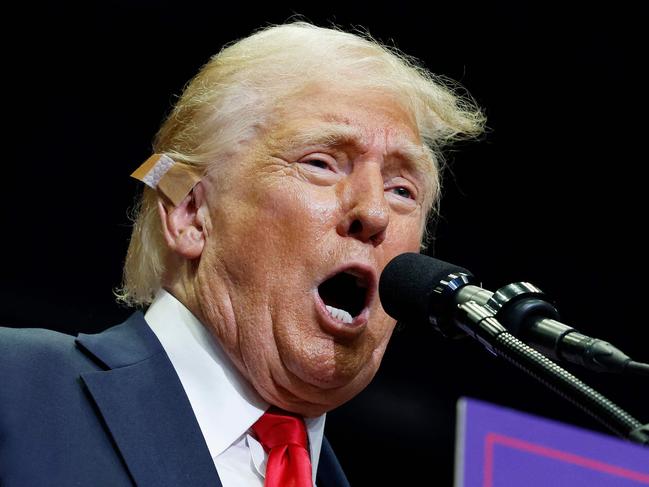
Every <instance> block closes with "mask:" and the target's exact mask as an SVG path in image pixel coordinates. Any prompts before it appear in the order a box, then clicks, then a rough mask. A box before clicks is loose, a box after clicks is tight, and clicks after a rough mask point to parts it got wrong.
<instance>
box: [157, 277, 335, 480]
mask: <svg viewBox="0 0 649 487" xmlns="http://www.w3.org/2000/svg"><path fill="white" fill-rule="evenodd" d="M144 318H145V320H146V322H147V323H148V324H149V326H150V327H151V329H152V330H153V332H154V333H155V335H156V336H157V337H158V340H160V343H161V344H162V347H163V348H164V349H165V352H167V355H168V356H169V359H170V360H171V363H172V365H173V366H174V369H175V370H176V373H177V374H178V377H179V378H180V382H181V383H182V385H183V388H184V389H185V393H186V394H187V397H188V398H189V402H190V404H191V406H192V409H193V410H194V415H195V416H196V420H197V421H198V425H199V427H200V429H201V432H202V433H203V437H204V438H205V442H206V443H207V448H208V449H209V451H210V455H211V456H212V460H213V461H214V465H215V466H216V471H217V472H218V474H219V477H220V479H221V482H222V483H223V487H233V486H260V487H261V486H263V484H264V475H265V473H266V460H267V459H268V455H267V454H266V452H264V449H263V447H262V446H261V444H260V443H259V442H258V441H257V440H256V439H255V438H253V437H252V436H251V435H250V427H251V426H252V425H253V424H254V423H255V421H257V420H258V419H259V418H260V417H261V415H262V414H263V413H264V411H266V409H268V407H269V404H268V403H266V402H265V401H264V400H263V399H262V398H261V397H260V396H259V394H257V392H256V391H255V390H254V389H253V388H252V386H251V385H250V384H249V383H248V381H246V379H244V378H243V376H242V375H241V374H240V373H239V371H238V370H237V369H236V367H235V366H234V365H233V364H232V362H231V361H230V360H229V358H228V357H227V355H226V354H225V352H224V351H223V349H222V348H221V346H220V345H219V344H218V342H217V341H216V340H215V339H214V338H213V337H212V336H211V335H210V333H209V332H208V331H207V330H206V329H205V327H204V326H203V325H202V324H201V322H200V321H198V319H196V317H195V316H194V315H193V314H192V313H191V312H190V311H189V310H188V309H187V308H185V306H184V305H183V304H182V303H181V302H180V301H178V300H177V299H176V298H175V297H174V296H172V295H171V294H170V293H169V292H167V291H165V290H161V291H159V292H158V294H157V295H156V298H155V300H154V301H153V303H152V304H151V306H150V307H149V309H148V310H147V312H146V314H145V315H144ZM305 423H306V429H307V435H308V437H309V446H310V455H311V465H312V468H313V484H314V485H315V475H316V471H317V470H318V459H319V458H320V448H321V447H322V437H323V434H324V423H325V415H322V416H319V417H317V418H307V419H306V420H305Z"/></svg>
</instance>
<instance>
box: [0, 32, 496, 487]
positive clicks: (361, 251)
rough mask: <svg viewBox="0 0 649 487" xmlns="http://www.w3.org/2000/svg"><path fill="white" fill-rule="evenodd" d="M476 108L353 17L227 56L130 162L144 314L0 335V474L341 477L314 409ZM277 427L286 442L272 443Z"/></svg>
mask: <svg viewBox="0 0 649 487" xmlns="http://www.w3.org/2000/svg"><path fill="white" fill-rule="evenodd" d="M482 122H483V118H482V115H481V113H480V111H479V110H478V109H477V108H475V107H474V106H473V104H472V103H470V101H468V100H463V99H460V98H458V97H457V96H456V95H454V94H453V92H452V91H451V90H450V89H448V88H446V87H445V86H444V85H442V84H441V83H440V82H439V81H437V80H436V79H435V78H434V77H432V75H430V74H429V73H427V72H426V71H424V70H423V69H421V68H418V67H415V66H414V65H412V64H411V62H410V61H408V60H406V59H405V58H404V57H403V56H401V55H399V54H397V53H395V52H391V51H390V50H388V49H386V48H384V47H382V46H380V45H378V44H377V43H375V42H374V41H372V40H370V39H367V38H363V37H359V36H356V35H353V34H349V33H344V32H340V31H337V30H332V29H323V28H318V27H314V26H312V25H309V24H305V23H294V24H288V25H283V26H278V27H272V28H268V29H265V30H262V31H260V32H258V33H256V34H254V35H252V36H250V37H248V38H246V39H243V40H241V41H239V42H237V43H236V44H233V45H231V46H229V47H227V48H226V49H224V50H223V51H221V53H219V54H218V55H217V56H215V57H214V58H213V59H212V60H210V62H209V63H207V64H206V65H205V66H204V67H203V68H202V70H201V71H200V73H199V74H198V75H197V76H196V77H195V78H194V79H193V80H192V82H191V83H190V84H189V85H188V86H187V88H186V89H185V92H184V93H183V95H182V97H181V98H180V99H179V101H178V103H177V105H176V107H175V108H174V110H173V111H172V113H171V114H170V115H169V117H168V119H167V120H166V121H165V123H164V124H163V126H162V128H161V130H160V132H159V133H158V136H157V138H156V141H155V147H154V149H155V150H154V152H155V155H154V156H153V157H152V158H151V159H149V160H148V161H147V162H146V163H145V164H144V165H143V166H141V167H140V168H139V169H138V170H136V171H135V173H134V176H135V177H137V178H138V179H141V180H142V181H143V182H145V183H146V184H147V186H148V187H147V188H145V191H144V193H143V197H142V202H141V206H140V209H139V214H138V217H137V221H136V222H135V226H134V230H133V236H132V239H131V243H130V247H129V251H128V256H127V260H126V265H125V281H124V286H123V289H122V291H121V293H120V299H122V300H123V301H125V302H128V303H130V304H133V305H138V306H146V305H149V307H148V309H147V311H146V314H145V315H142V314H141V313H139V312H138V313H136V314H134V315H133V316H131V318H130V319H129V320H128V321H127V322H125V323H123V324H122V325H119V326H117V327H114V328H111V329H109V330H107V331H105V332H103V333H100V334H97V335H83V334H82V335H80V336H79V337H78V338H76V340H75V339H74V338H72V337H67V336H65V335H61V334H57V333H54V332H48V331H44V330H23V331H15V330H3V331H2V332H1V333H0V347H1V348H2V350H1V351H0V366H1V370H2V387H1V388H0V435H1V436H0V478H1V479H2V485H6V486H12V485H21V486H25V485H111V486H115V485H131V484H137V485H158V486H159V485H219V482H220V483H221V484H222V485H224V486H226V487H227V486H232V485H264V483H265V484H266V485H292V484H291V483H292V482H294V481H295V482H298V481H299V482H302V483H300V484H297V483H296V484H295V485H308V484H310V483H311V482H315V483H317V485H318V486H326V485H346V483H347V481H346V480H345V477H344V474H343V473H342V470H341V468H340V466H339V464H338V462H337V460H336V458H335V456H334V455H333V452H332V450H331V447H330V446H329V444H328V443H327V441H326V440H325V439H324V438H323V429H324V418H325V413H326V412H327V411H330V410H331V409H333V408H335V407H337V406H339V405H340V404H342V403H344V402H346V401H348V400H349V399H351V398H352V397H354V396H355V395H356V394H358V393H359V392H360V391H361V390H362V389H363V388H364V387H365V386H366V385H367V384H368V383H369V382H370V380H371V379H372V377H373V376H374V374H375V373H376V371H377V369H378V366H379V364H380V361H381V358H382V356H383V352H384V350H385V347H386V345H387V343H388V340H389V338H390V335H391V333H392V330H393V327H394V324H395V323H394V320H392V319H391V318H390V317H388V316H387V315H386V314H385V312H384V311H383V309H382V308H381V304H380V302H379V299H378V295H377V282H378V278H379V275H380V273H381V271H382V270H383V268H384V266H385V265H386V264H387V263H388V262H389V261H390V260H391V259H392V258H393V257H394V256H396V255H398V254H400V253H403V252H408V251H417V250H418V249H419V248H420V246H421V244H422V241H423V239H424V234H425V229H426V222H427V217H428V214H429V212H430V210H431V209H432V208H434V205H435V202H436V201H437V198H438V196H439V182H438V178H439V161H440V157H441V154H440V150H441V148H442V147H443V146H444V145H445V144H447V143H449V142H450V141H452V140H454V139H456V138H458V137H461V136H472V135H476V134H478V133H479V132H480V130H481V126H482ZM277 418H279V420H277ZM273 421H279V423H277V422H273ZM282 422H284V423H286V422H291V424H294V425H295V428H296V429H295V430H294V432H293V433H291V434H292V435H295V438H298V437H299V439H295V440H294V441H291V442H289V445H288V446H286V445H283V446H281V452H279V451H280V450H279V448H280V447H276V445H272V444H271V443H272V441H270V440H268V439H267V438H266V437H265V436H266V432H267V430H271V431H276V430H275V429H274V428H276V425H277V424H280V423H282ZM278 452H279V453H278ZM298 457H299V458H298ZM278 459H279V460H278ZM282 462H284V463H285V464H288V465H290V468H289V469H288V470H284V469H283V467H282V466H281V465H282ZM296 465H297V466H296ZM296 479H298V480H296Z"/></svg>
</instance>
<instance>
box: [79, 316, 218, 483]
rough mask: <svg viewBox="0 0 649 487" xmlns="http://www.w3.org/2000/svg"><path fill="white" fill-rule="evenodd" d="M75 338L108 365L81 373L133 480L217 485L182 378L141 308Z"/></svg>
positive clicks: (82, 346) (86, 349)
mask: <svg viewBox="0 0 649 487" xmlns="http://www.w3.org/2000/svg"><path fill="white" fill-rule="evenodd" d="M77 344H78V345H79V346H80V348H82V349H83V350H84V351H85V352H86V353H88V354H89V355H91V356H92V357H93V358H94V359H95V360H97V361H99V362H100V363H101V364H102V365H103V366H104V367H105V368H106V369H108V370H104V371H97V372H90V373H85V374H82V375H81V379H82V380H83V382H84V383H85V385H86V386H87V388H88V391H89V393H90V395H91V396H92V398H93V400H94V402H95V404H96V406H97V409H98V410H99V412H100V414H101V416H102V418H103V420H104V422H105V423H106V426H107V428H108V430H109V431H110V434H111V435H112V437H113V440H114V441H115V444H116V446H117V448H118V449H119V451H120V453H121V455H122V457H123V458H124V462H125V463H126V465H127V467H128V469H129V472H130V473H131V476H132V477H133V479H134V481H135V483H136V484H137V485H140V486H149V485H151V486H178V485H192V486H207V485H209V486H219V487H220V486H221V482H220V480H219V478H218V475H217V473H216V469H215V468H214V463H213V461H212V458H211V457H210V455H209V451H208V449H207V445H206V444H205V440H204V438H203V435H202V433H201V431H200V428H199V426H198V423H197V421H196V418H195V417H194V413H193V411H192V408H191V406H190V404H189V400H188V399H187V396H186V394H185V391H184V389H183V387H182V384H181V383H180V380H179V379H178V376H177V375H176V372H175V370H174V368H173V365H172V364H171V362H170V361H169V358H168V357H167V355H166V353H165V352H164V349H163V348H162V346H161V345H160V342H159V341H158V340H157V338H156V336H155V334H154V333H153V332H152V331H151V329H150V328H149V327H148V325H147V324H146V322H145V321H144V317H143V316H142V314H141V313H136V314H134V315H132V316H131V318H129V320H127V321H126V322H125V323H124V324H122V325H120V326H117V327H115V328H111V329H109V330H107V331H106V332H104V333H100V334H98V335H79V338H78V339H77Z"/></svg>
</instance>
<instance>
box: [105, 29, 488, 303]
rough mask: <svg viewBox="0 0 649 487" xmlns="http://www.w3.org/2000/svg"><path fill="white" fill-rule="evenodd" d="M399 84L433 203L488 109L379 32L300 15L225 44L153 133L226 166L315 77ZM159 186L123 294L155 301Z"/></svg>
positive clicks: (145, 203) (178, 151) (134, 244)
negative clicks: (453, 156) (456, 149)
mask: <svg viewBox="0 0 649 487" xmlns="http://www.w3.org/2000/svg"><path fill="white" fill-rule="evenodd" d="M317 82H325V83H327V84H329V85H333V86H340V87H341V89H343V90H344V89H346V88H362V89H363V90H372V91H377V92H385V93H388V94H391V95H393V96H395V97H397V99H399V100H400V101H402V102H403V104H404V106H405V107H406V108H407V109H408V110H409V111H410V112H411V113H412V114H413V117H414V119H415V121H416V123H417V126H418V129H419V135H420V137H421V139H422V141H423V142H424V144H425V149H426V150H427V151H428V152H429V155H430V158H431V162H432V164H431V186H432V187H431V188H430V189H431V195H432V197H431V198H430V202H429V210H432V211H433V212H434V213H435V212H436V210H437V205H438V201H439V193H440V191H439V188H440V173H441V164H442V161H443V158H442V150H443V149H444V148H445V147H447V146H448V145H449V144H451V143H453V142H454V141H457V140H459V139H463V138H472V137H476V136H478V135H479V134H481V133H482V131H483V127H484V121H485V120H484V116H483V113H482V111H481V110H480V109H479V108H478V107H477V106H476V104H475V103H474V102H473V100H472V99H471V98H470V97H469V96H468V95H467V94H464V95H462V94H461V93H464V91H463V90H462V89H461V87H460V86H459V85H457V84H455V83H454V82H452V81H450V80H448V79H445V78H442V77H440V76H436V75H433V74H432V73H430V72H428V71H427V70H426V69H424V68H422V67H421V66H419V65H418V64H417V63H416V62H415V60H413V59H412V58H410V57H408V56H406V55H404V54H402V53H400V52H399V51H397V50H396V49H395V48H391V47H387V46H385V45H382V44H380V43H378V42H377V41H375V40H374V39H372V38H371V37H370V36H369V35H367V34H364V33H362V34H352V33H349V32H343V31H341V30H338V29H329V28H322V27H317V26H314V25H311V24H308V23H306V22H294V23H288V24H284V25H278V26H273V27H267V28H265V29H262V30H260V31H258V32H256V33H254V34H252V35H251V36H249V37H246V38H245V39H242V40H240V41H238V42H235V43H233V44H231V45H229V46H226V47H224V48H223V49H222V50H221V52H219V53H218V54H217V55H215V56H214V57H212V58H211V59H210V61H209V62H208V63H207V64H205V65H204V66H203V68H202V69H201V70H200V72H199V73H198V74H197V75H196V77H194V78H193V79H192V80H191V82H190V83H189V84H188V85H187V86H186V88H185V90H184V92H183V94H182V96H181V97H180V98H179V100H178V102H177V103H176V105H175V107H174V109H173V110H172V111H171V113H170V114H169V116H168V117H167V119H166V120H165V122H164V123H163V125H162V127H161V128H160V131H159V132H158V134H157V136H156V138H155V141H154V147H153V149H154V152H155V153H164V154H167V155H168V156H170V157H171V158H173V159H174V160H175V161H176V162H180V163H184V164H186V165H189V166H192V167H194V168H196V170H197V171H198V172H199V173H203V174H204V173H205V172H206V171H207V170H208V169H211V170H216V171H218V165H219V164H225V163H227V162H228V161H231V160H232V159H233V155H235V154H236V153H237V151H238V150H242V149H243V147H244V146H245V145H246V144H248V143H250V141H251V140H253V139H254V138H255V137H256V136H258V135H259V134H260V133H263V130H264V128H265V127H266V126H268V125H269V124H270V122H271V121H272V116H273V113H274V112H276V109H277V108H278V107H280V106H284V105H285V104H286V103H287V102H289V101H290V99H291V97H292V96H295V94H297V93H299V92H300V91H302V90H304V89H306V88H307V87H308V86H310V85H313V83H317ZM158 198H159V196H158V194H157V193H156V192H155V190H152V189H150V188H148V187H147V188H145V189H144V193H143V195H142V198H141V201H140V203H139V205H138V208H137V216H136V218H135V224H134V227H133V233H132V236H131V241H130V245H129V248H128V253H127V256H126V262H125V265H124V282H123V286H122V288H121V289H120V290H119V292H118V293H117V296H118V299H119V300H121V301H123V302H125V303H128V304H130V305H146V304H148V303H150V302H151V301H152V300H153V297H154V296H155V293H156V292H157V291H158V290H159V289H160V286H161V279H162V277H163V274H164V271H165V268H164V263H165V261H166V260H167V253H168V252H169V250H168V249H167V246H166V244H165V241H164V238H163V234H162V228H161V223H160V218H159V215H158V209H157V201H158Z"/></svg>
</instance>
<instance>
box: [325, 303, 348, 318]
mask: <svg viewBox="0 0 649 487" xmlns="http://www.w3.org/2000/svg"><path fill="white" fill-rule="evenodd" d="M326 307H327V310H328V311H329V313H330V314H331V316H333V317H334V318H336V319H337V320H340V321H342V322H343V323H351V322H352V321H353V318H352V315H350V314H349V313H348V312H347V311H345V310H344V309H339V308H334V307H333V306H329V305H328V304H327V305H326Z"/></svg>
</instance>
